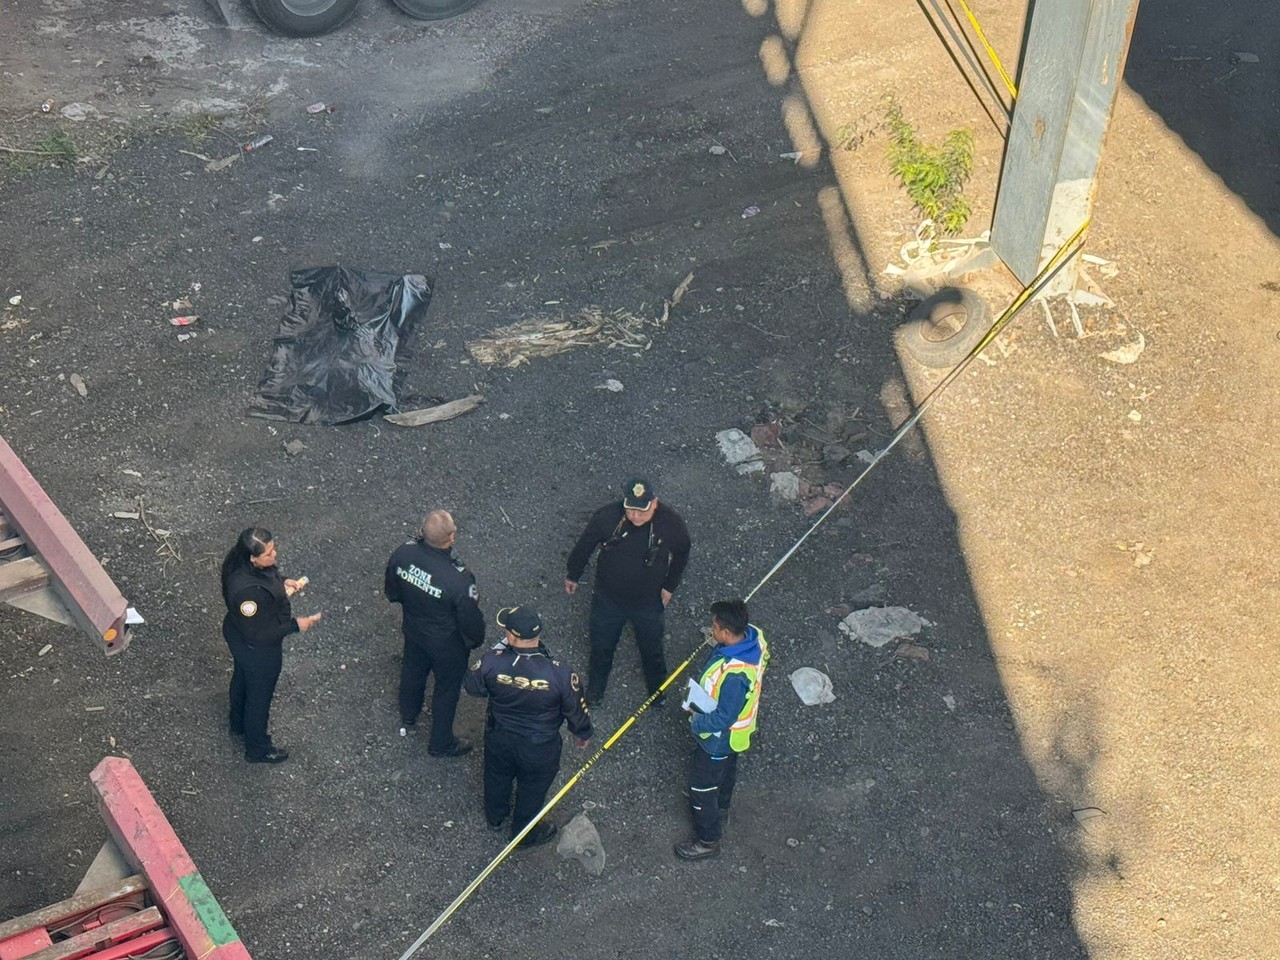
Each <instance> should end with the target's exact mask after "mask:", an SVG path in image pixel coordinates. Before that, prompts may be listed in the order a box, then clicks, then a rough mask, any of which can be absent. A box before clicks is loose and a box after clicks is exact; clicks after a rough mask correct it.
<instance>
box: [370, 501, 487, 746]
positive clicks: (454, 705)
mask: <svg viewBox="0 0 1280 960" xmlns="http://www.w3.org/2000/svg"><path fill="white" fill-rule="evenodd" d="M456 540H457V527H456V526H455V525H454V522H453V517H452V516H450V515H449V513H448V512H447V511H444V510H433V511H432V512H431V513H429V514H427V516H426V519H425V520H423V521H422V531H421V533H420V534H419V535H418V536H417V537H415V538H414V539H413V540H410V541H409V542H408V543H406V544H404V545H403V546H401V547H400V548H399V549H397V550H396V552H395V553H393V554H392V555H391V559H390V560H389V561H388V562H387V573H386V582H385V586H384V589H385V592H386V595H387V599H388V600H390V601H391V602H392V603H398V604H400V606H401V608H402V610H403V611H404V622H403V631H404V660H403V662H402V664H401V667H400V736H402V737H403V736H406V735H408V732H409V731H410V730H412V729H413V727H414V724H415V723H417V720H418V715H419V714H420V713H421V712H422V701H423V698H424V696H425V693H426V686H427V674H429V673H434V674H435V677H436V683H435V692H434V693H433V694H432V696H431V741H430V743H429V744H428V746H427V752H428V753H430V754H431V755H432V756H435V757H460V756H462V755H463V754H464V753H469V752H470V751H471V742H470V741H468V740H466V739H464V738H462V737H455V736H454V735H453V717H454V714H455V713H456V712H457V709H458V697H459V695H460V694H461V691H462V677H463V674H465V673H466V672H467V653H468V651H470V650H474V649H475V648H476V647H478V646H480V645H481V644H482V643H484V630H485V622H484V615H483V614H482V613H481V612H480V606H479V603H478V600H479V595H478V593H477V592H476V578H475V577H474V576H472V574H471V572H470V571H469V570H468V569H467V568H466V566H465V565H464V564H463V563H462V561H460V560H458V559H457V558H456V557H454V555H453V545H454V543H455V542H456Z"/></svg>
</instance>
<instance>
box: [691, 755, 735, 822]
mask: <svg viewBox="0 0 1280 960" xmlns="http://www.w3.org/2000/svg"><path fill="white" fill-rule="evenodd" d="M737 779H738V755H737V754H736V753H730V754H729V755H728V756H727V757H713V756H711V754H709V753H707V751H705V750H703V749H702V748H701V747H699V746H697V745H696V744H695V745H694V748H693V763H692V765H691V769H690V771H689V809H690V811H691V812H692V813H693V832H694V834H695V835H696V836H697V838H698V839H699V840H701V841H703V842H704V843H714V842H716V841H717V840H719V839H720V813H721V811H724V810H728V809H729V803H730V801H731V800H733V785H734V783H735V782H737Z"/></svg>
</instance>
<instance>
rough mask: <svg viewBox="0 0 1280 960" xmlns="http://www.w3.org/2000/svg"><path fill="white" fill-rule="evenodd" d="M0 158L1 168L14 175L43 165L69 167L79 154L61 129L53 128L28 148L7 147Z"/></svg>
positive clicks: (0, 154)
mask: <svg viewBox="0 0 1280 960" xmlns="http://www.w3.org/2000/svg"><path fill="white" fill-rule="evenodd" d="M0 157H2V158H3V166H4V167H5V168H6V169H7V170H8V171H9V172H11V173H15V174H16V173H27V172H28V171H31V170H34V169H36V167H38V166H40V165H41V164H44V163H53V164H54V165H55V166H59V167H61V166H70V165H71V164H74V163H75V162H76V160H78V159H79V157H80V152H79V151H78V150H77V149H76V145H75V143H74V142H73V141H72V139H71V138H70V137H69V136H67V135H66V134H65V133H64V132H63V130H62V128H61V127H54V128H53V130H51V131H50V132H49V133H46V134H45V135H44V136H43V137H41V138H40V139H39V140H37V141H36V142H35V143H33V144H32V145H31V146H30V147H12V148H8V147H7V148H5V150H4V152H3V153H0Z"/></svg>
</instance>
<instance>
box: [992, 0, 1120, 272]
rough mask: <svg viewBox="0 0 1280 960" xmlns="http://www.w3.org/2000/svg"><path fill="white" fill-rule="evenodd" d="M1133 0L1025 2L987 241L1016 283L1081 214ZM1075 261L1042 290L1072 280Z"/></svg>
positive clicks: (1089, 195)
mask: <svg viewBox="0 0 1280 960" xmlns="http://www.w3.org/2000/svg"><path fill="white" fill-rule="evenodd" d="M1137 12H1138V0H1040V2H1038V3H1034V6H1033V8H1032V10H1031V12H1030V20H1029V23H1028V27H1027V34H1026V46H1025V48H1024V49H1023V53H1022V65H1021V71H1020V77H1019V80H1018V98H1017V100H1016V101H1015V103H1014V106H1013V122H1012V124H1011V126H1010V129H1009V140H1008V144H1007V145H1006V148H1005V155H1004V164H1003V167H1002V168H1001V173H1000V189H999V191H998V192H997V194H996V211H995V220H994V222H993V223H992V226H991V246H992V248H993V249H994V250H995V251H996V253H997V254H999V256H1000V259H1002V260H1003V261H1004V262H1005V263H1006V264H1007V265H1008V267H1009V269H1010V270H1012V271H1013V273H1014V275H1015V276H1017V278H1018V279H1019V280H1021V281H1022V282H1023V283H1030V282H1031V280H1033V279H1034V278H1035V276H1036V274H1037V273H1038V272H1039V270H1040V268H1041V266H1042V265H1043V264H1044V263H1045V262H1046V261H1047V260H1048V259H1049V257H1051V256H1052V255H1053V253H1054V251H1056V250H1057V249H1058V247H1059V246H1060V245H1061V244H1062V243H1063V242H1065V241H1066V240H1067V238H1068V237H1070V236H1071V235H1072V234H1073V233H1075V231H1076V229H1077V228H1078V227H1079V226H1080V224H1082V223H1083V222H1084V221H1085V219H1086V218H1087V217H1088V216H1089V213H1090V210H1091V209H1092V207H1093V193H1094V183H1095V178H1096V176H1097V172H1098V161H1099V159H1100V158H1101V156H1102V143H1103V139H1104V138H1105V136H1106V133H1107V127H1108V126H1109V125H1110V123H1111V113H1112V110H1113V109H1114V107H1115V102H1116V94H1117V93H1118V92H1119V87H1120V79H1121V77H1122V76H1123V74H1124V62H1125V56H1126V55H1127V54H1128V52H1129V37H1130V35H1131V34H1132V32H1133V20H1134V17H1135V16H1136V15H1137ZM1075 263H1076V261H1074V260H1073V261H1072V264H1071V265H1070V266H1069V267H1068V268H1067V269H1064V270H1063V271H1062V272H1061V273H1060V274H1059V275H1058V277H1057V278H1056V280H1055V281H1054V283H1053V285H1052V289H1051V290H1050V291H1049V292H1057V293H1063V292H1067V291H1069V290H1070V289H1071V288H1072V287H1073V286H1074V285H1075V269H1076V268H1075Z"/></svg>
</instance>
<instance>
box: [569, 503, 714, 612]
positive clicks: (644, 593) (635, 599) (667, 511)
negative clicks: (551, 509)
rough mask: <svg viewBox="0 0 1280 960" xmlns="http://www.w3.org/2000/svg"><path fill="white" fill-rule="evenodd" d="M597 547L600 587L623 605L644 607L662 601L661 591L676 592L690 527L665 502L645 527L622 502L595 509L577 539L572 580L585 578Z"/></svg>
mask: <svg viewBox="0 0 1280 960" xmlns="http://www.w3.org/2000/svg"><path fill="white" fill-rule="evenodd" d="M597 547H599V548H600V556H599V557H598V558H597V560H596V589H597V590H603V591H604V593H605V596H607V597H608V598H609V599H610V600H612V601H613V602H614V603H616V604H618V605H619V606H624V607H643V606H646V605H648V604H651V603H653V602H654V601H655V600H660V598H661V595H662V591H663V590H669V591H670V592H672V593H675V592H676V588H677V587H679V586H680V578H681V577H682V576H684V568H685V565H686V564H687V563H688V562H689V548H690V542H689V530H688V528H687V527H686V526H685V525H684V521H683V520H682V519H681V518H680V514H678V513H676V512H675V510H673V509H672V508H671V507H668V506H667V505H666V504H665V503H662V502H661V501H659V503H658V509H656V510H655V511H654V512H653V518H652V519H651V520H650V521H649V522H648V523H646V524H645V525H644V526H641V527H636V526H633V525H632V524H631V521H629V520H627V519H626V512H625V511H624V510H623V509H622V504H621V503H618V502H616V501H615V502H614V503H610V504H608V505H606V506H603V507H601V508H600V509H599V510H597V511H596V512H595V514H594V515H593V516H592V517H591V520H590V522H589V523H588V524H587V528H586V529H585V530H584V531H582V536H580V537H579V538H578V542H577V543H576V544H574V547H573V551H572V552H571V553H570V554H569V562H568V578H569V579H570V580H572V581H574V582H575V583H576V582H577V581H578V580H580V579H582V572H583V571H584V570H585V569H586V567H587V561H588V560H590V559H591V555H592V554H593V553H594V552H595V551H596V548H597ZM646 561H648V562H646Z"/></svg>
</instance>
